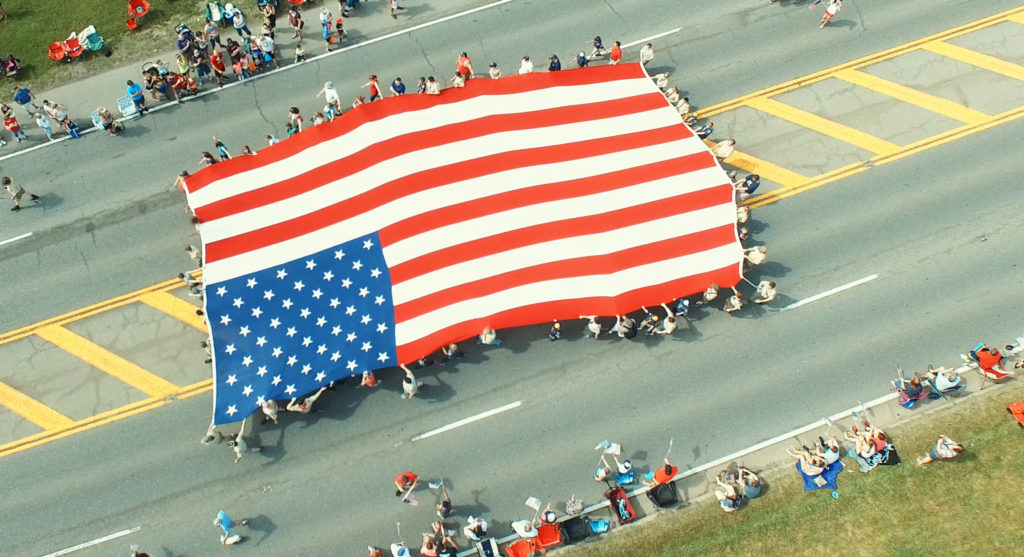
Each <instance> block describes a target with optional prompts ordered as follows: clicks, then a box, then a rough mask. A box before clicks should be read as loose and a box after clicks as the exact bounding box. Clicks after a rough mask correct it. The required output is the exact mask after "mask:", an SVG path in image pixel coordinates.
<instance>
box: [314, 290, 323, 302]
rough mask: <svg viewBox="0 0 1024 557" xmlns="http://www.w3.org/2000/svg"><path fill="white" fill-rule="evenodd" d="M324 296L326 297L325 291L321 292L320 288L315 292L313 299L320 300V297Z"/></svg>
mask: <svg viewBox="0 0 1024 557" xmlns="http://www.w3.org/2000/svg"><path fill="white" fill-rule="evenodd" d="M323 295H324V291H323V290H320V289H319V288H317V289H316V290H314V291H313V299H314V300H319V299H320V296H323Z"/></svg>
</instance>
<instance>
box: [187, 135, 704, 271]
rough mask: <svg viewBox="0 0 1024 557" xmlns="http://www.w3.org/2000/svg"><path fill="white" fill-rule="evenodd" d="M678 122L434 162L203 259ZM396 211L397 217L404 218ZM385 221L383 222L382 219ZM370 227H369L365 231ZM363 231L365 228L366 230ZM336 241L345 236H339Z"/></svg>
mask: <svg viewBox="0 0 1024 557" xmlns="http://www.w3.org/2000/svg"><path fill="white" fill-rule="evenodd" d="M680 127H681V125H679V126H668V127H664V128H659V129H655V130H647V131H642V132H635V133H631V134H626V135H621V136H616V137H613V138H600V139H591V140H587V141H580V142H577V143H566V144H562V145H553V146H548V147H541V148H538V149H524V150H520V151H511V152H507V153H499V154H496V155H491V156H488V157H483V158H480V159H474V160H470V161H464V162H459V163H455V164H451V165H448V166H442V167H438V168H432V169H429V170H425V171H422V172H418V173H415V174H410V175H408V176H405V177H403V178H400V179H398V180H394V181H392V182H390V183H387V184H383V185H381V186H380V187H377V188H376V189H374V190H371V191H368V192H366V193H364V194H362V195H358V196H356V197H353V198H351V199H348V200H345V201H343V202H340V203H335V204H334V205H330V206H328V207H324V208H323V209H319V210H315V211H311V212H309V213H307V214H305V215H302V216H300V217H297V218H294V219H291V220H288V221H285V222H281V223H277V224H273V225H270V226H266V227H263V228H260V229H256V230H252V231H250V232H248V233H245V234H241V235H238V236H233V237H231V238H225V239H223V240H220V241H217V242H211V243H208V244H207V245H206V250H205V251H206V261H207V262H211V263H212V262H214V261H219V260H222V259H226V258H228V257H232V256H234V255H238V254H241V253H245V252H249V251H252V250H255V249H259V248H262V247H266V246H269V245H273V244H276V243H279V242H283V241H285V240H289V239H292V238H297V237H299V236H302V235H305V234H309V233H311V232H315V231H317V230H320V229H323V228H326V227H328V226H331V225H333V224H335V223H338V222H342V221H344V220H346V219H349V218H352V217H354V216H356V215H359V214H362V213H365V212H367V211H369V210H371V209H374V208H377V207H380V206H381V205H384V204H386V203H388V202H390V201H392V200H395V199H398V198H401V197H404V196H406V195H410V194H412V193H415V192H418V191H423V190H427V189H431V188H436V187H439V186H442V185H445V184H448V183H452V182H460V181H463V180H468V179H470V178H476V177H478V176H485V175H488V174H493V173H496V172H501V171H504V170H511V169H514V168H522V167H523V166H524V161H529V163H530V165H545V164H552V163H557V162H562V161H567V160H575V159H578V158H579V157H580V154H581V153H586V154H587V155H588V156H596V155H601V154H607V153H612V152H617V151H620V150H622V149H623V146H628V147H629V148H639V147H645V146H649V145H659V144H662V143H667V142H670V141H675V140H678V139H680V137H685V136H682V135H681V133H680V130H679V128H680ZM403 216H404V215H398V216H396V218H402V217H403ZM381 224H385V225H386V224H387V223H381ZM366 232H369V231H366ZM364 233H365V232H364ZM339 241H344V239H343V238H339Z"/></svg>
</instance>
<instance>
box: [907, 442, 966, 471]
mask: <svg viewBox="0 0 1024 557" xmlns="http://www.w3.org/2000/svg"><path fill="white" fill-rule="evenodd" d="M962 452H964V446H963V445H961V444H960V443H957V442H956V441H954V440H952V439H950V438H949V437H946V436H945V435H940V436H939V440H938V441H936V442H935V448H934V449H932V450H931V451H930V452H929V453H928V454H927V455H926V456H922V457H919V458H918V459H917V465H918V466H924V465H925V464H928V463H929V462H932V461H935V460H950V459H952V458H955V457H957V456H958V455H959V454H960V453H962Z"/></svg>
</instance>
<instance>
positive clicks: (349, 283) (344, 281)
mask: <svg viewBox="0 0 1024 557" xmlns="http://www.w3.org/2000/svg"><path fill="white" fill-rule="evenodd" d="M341 286H342V287H343V288H348V287H349V286H352V281H351V280H349V279H348V278H344V279H341Z"/></svg>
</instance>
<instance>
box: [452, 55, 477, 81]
mask: <svg viewBox="0 0 1024 557" xmlns="http://www.w3.org/2000/svg"><path fill="white" fill-rule="evenodd" d="M455 71H456V72H458V73H459V74H460V75H462V78H463V79H470V78H473V77H476V73H474V72H473V61H472V60H470V59H469V54H466V53H465V52H462V53H460V54H459V57H458V58H457V59H456V60H455Z"/></svg>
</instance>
